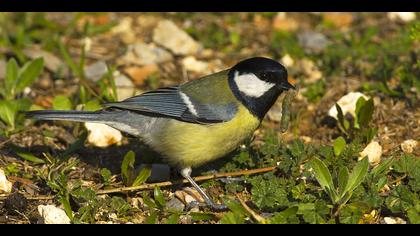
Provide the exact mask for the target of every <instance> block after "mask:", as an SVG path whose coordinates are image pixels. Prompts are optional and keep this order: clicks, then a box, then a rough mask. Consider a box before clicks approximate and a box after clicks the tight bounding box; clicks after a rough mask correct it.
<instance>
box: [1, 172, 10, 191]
mask: <svg viewBox="0 0 420 236" xmlns="http://www.w3.org/2000/svg"><path fill="white" fill-rule="evenodd" d="M10 192H12V183H11V182H10V181H9V180H7V178H6V174H5V173H4V170H2V169H0V193H10Z"/></svg>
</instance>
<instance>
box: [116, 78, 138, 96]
mask: <svg viewBox="0 0 420 236" xmlns="http://www.w3.org/2000/svg"><path fill="white" fill-rule="evenodd" d="M115 87H117V95H118V101H122V100H124V99H127V98H129V97H132V96H133V95H134V94H135V92H136V88H135V87H134V83H133V82H132V81H131V80H130V79H129V78H128V77H127V76H125V75H119V76H117V77H116V78H115Z"/></svg>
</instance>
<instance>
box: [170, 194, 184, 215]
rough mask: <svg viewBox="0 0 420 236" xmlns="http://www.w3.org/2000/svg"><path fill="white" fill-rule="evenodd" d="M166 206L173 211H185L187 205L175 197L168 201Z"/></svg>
mask: <svg viewBox="0 0 420 236" xmlns="http://www.w3.org/2000/svg"><path fill="white" fill-rule="evenodd" d="M166 207H167V208H168V209H169V210H173V211H178V212H181V211H184V209H185V205H184V203H182V202H181V201H180V200H179V199H178V198H176V197H174V198H172V199H171V200H169V201H168V202H167V203H166Z"/></svg>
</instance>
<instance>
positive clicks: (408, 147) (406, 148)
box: [401, 139, 418, 154]
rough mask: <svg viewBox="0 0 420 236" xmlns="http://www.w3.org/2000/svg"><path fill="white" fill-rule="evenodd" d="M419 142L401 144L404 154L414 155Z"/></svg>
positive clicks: (407, 141) (411, 141)
mask: <svg viewBox="0 0 420 236" xmlns="http://www.w3.org/2000/svg"><path fill="white" fill-rule="evenodd" d="M417 144H418V142H417V141H416V140H414V139H408V140H405V141H404V142H402V143H401V149H402V151H403V152H404V153H406V154H410V153H413V151H414V149H415V148H416V147H417Z"/></svg>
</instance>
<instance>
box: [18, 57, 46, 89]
mask: <svg viewBox="0 0 420 236" xmlns="http://www.w3.org/2000/svg"><path fill="white" fill-rule="evenodd" d="M43 68H44V59H43V58H37V59H35V60H33V61H30V62H28V63H26V64H25V65H24V66H23V67H22V69H21V70H20V72H19V75H18V81H17V83H16V93H18V92H21V91H23V89H24V88H26V87H28V86H30V85H31V84H32V83H33V82H34V81H35V80H36V79H37V78H38V76H39V75H40V74H41V72H42V70H43Z"/></svg>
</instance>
